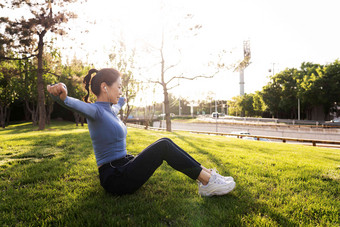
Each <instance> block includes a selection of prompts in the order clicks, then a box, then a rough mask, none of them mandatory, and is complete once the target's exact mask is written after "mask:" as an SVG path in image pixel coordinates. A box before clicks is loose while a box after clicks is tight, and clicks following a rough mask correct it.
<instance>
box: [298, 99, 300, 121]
mask: <svg viewBox="0 0 340 227" xmlns="http://www.w3.org/2000/svg"><path fill="white" fill-rule="evenodd" d="M298 120H300V98H298Z"/></svg>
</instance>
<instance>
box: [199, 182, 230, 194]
mask: <svg viewBox="0 0 340 227" xmlns="http://www.w3.org/2000/svg"><path fill="white" fill-rule="evenodd" d="M235 186H236V183H235V182H232V183H231V185H230V187H227V188H223V189H224V190H223V191H220V190H221V188H216V189H215V190H212V191H211V192H207V193H200V195H201V196H206V197H211V196H214V195H226V194H228V193H229V192H231V191H232V190H233V189H234V188H235Z"/></svg>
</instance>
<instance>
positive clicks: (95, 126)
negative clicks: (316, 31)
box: [52, 95, 127, 166]
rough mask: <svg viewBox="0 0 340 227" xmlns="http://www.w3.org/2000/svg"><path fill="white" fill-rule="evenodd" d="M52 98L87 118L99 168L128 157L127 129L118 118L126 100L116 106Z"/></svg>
mask: <svg viewBox="0 0 340 227" xmlns="http://www.w3.org/2000/svg"><path fill="white" fill-rule="evenodd" d="M52 98H53V99H54V100H55V101H57V102H58V103H59V104H61V105H62V106H64V107H66V108H68V109H70V110H72V111H76V112H78V113H80V114H82V115H83V116H85V117H86V119H87V124H88V128H89V131H90V136H91V139H92V146H93V150H94V154H95V157H96V161H97V166H101V165H103V164H105V163H109V162H111V161H113V160H117V159H120V158H123V157H125V156H126V154H127V152H126V134H127V129H126V126H125V125H124V123H123V122H122V121H121V120H120V119H119V117H117V114H118V112H119V110H120V109H121V107H122V106H123V105H124V104H125V99H124V98H122V97H121V98H120V99H119V101H118V104H116V105H112V104H111V103H110V102H95V103H85V102H83V101H80V100H78V99H75V98H72V97H69V96H67V97H66V99H65V100H64V101H62V100H61V99H60V98H59V97H57V96H53V95H52Z"/></svg>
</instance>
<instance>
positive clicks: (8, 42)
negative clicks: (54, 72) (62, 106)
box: [0, 0, 76, 130]
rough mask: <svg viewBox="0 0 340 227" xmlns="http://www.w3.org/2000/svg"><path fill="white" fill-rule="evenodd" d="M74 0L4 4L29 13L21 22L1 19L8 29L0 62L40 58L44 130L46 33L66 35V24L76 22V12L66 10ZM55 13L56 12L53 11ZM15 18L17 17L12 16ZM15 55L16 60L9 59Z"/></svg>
mask: <svg viewBox="0 0 340 227" xmlns="http://www.w3.org/2000/svg"><path fill="white" fill-rule="evenodd" d="M72 2H75V0H54V1H53V0H50V1H38V0H37V1H27V0H14V1H9V2H6V3H5V4H3V7H6V8H7V9H8V10H9V9H12V10H14V9H17V8H21V9H27V13H25V15H23V16H22V17H21V18H14V17H13V18H8V17H1V18H0V22H1V24H2V26H4V27H5V29H4V31H5V32H4V34H2V35H1V38H2V40H1V43H2V44H3V46H2V48H1V49H0V54H1V55H0V59H1V60H18V59H27V58H30V57H37V91H38V110H39V129H40V130H42V129H44V128H45V121H46V109H45V91H44V88H45V82H44V78H43V74H44V71H43V56H44V46H45V42H46V41H45V38H46V34H47V32H52V33H55V34H59V35H64V34H65V33H66V32H65V29H64V28H63V27H62V26H63V24H65V23H67V22H68V20H69V19H72V18H75V17H76V15H75V14H74V13H73V12H69V11H68V10H67V5H68V4H69V3H72ZM54 9H55V10H54ZM12 15H13V16H14V15H15V14H14V13H13V14H12ZM9 53H14V56H13V55H12V56H9V55H8V54H9Z"/></svg>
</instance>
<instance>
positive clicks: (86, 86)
mask: <svg viewBox="0 0 340 227" xmlns="http://www.w3.org/2000/svg"><path fill="white" fill-rule="evenodd" d="M97 72H98V70H97V69H90V71H89V72H88V73H87V75H86V76H85V77H84V80H83V83H84V84H85V89H86V91H87V95H86V96H85V97H84V101H85V102H88V98H89V96H90V89H89V87H90V81H91V77H92V74H93V73H97Z"/></svg>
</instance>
